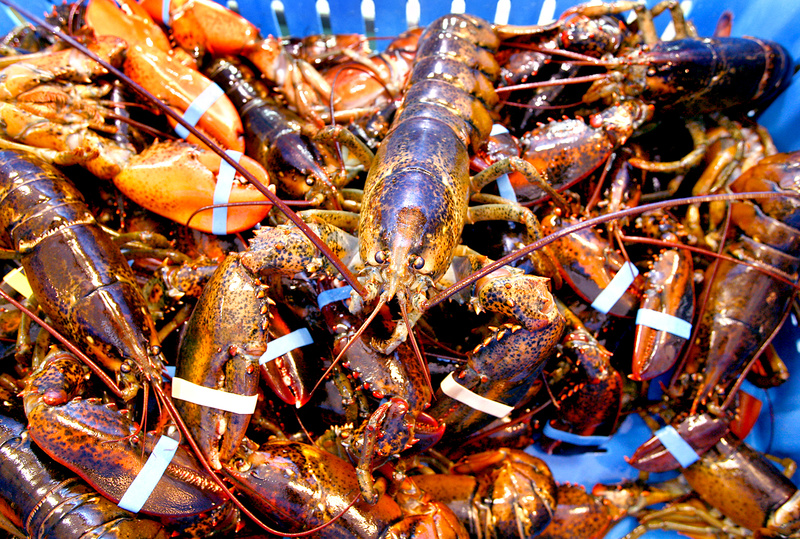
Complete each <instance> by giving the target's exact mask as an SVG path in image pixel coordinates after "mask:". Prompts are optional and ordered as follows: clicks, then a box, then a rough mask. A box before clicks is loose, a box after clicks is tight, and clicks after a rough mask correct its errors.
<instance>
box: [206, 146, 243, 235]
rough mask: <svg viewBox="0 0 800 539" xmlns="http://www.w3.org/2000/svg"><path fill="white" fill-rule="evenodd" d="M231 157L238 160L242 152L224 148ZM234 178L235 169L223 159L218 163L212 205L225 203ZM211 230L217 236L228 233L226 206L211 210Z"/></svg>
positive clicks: (229, 196) (228, 199) (229, 195)
mask: <svg viewBox="0 0 800 539" xmlns="http://www.w3.org/2000/svg"><path fill="white" fill-rule="evenodd" d="M225 153H227V154H228V155H229V156H230V157H231V159H233V160H234V161H236V162H237V163H238V162H239V159H241V158H242V152H237V151H235V150H226V151H225ZM235 178H236V169H235V168H233V167H232V166H231V165H230V163H228V162H227V161H225V160H224V159H223V160H222V161H221V162H220V164H219V173H218V174H217V185H216V186H215V187H214V205H215V206H216V205H217V204H227V203H228V202H229V201H230V199H231V190H232V189H233V180H234V179H235ZM211 232H212V233H213V234H216V235H218V236H224V235H225V234H227V233H228V208H227V207H226V206H221V207H219V208H214V209H213V210H212V211H211Z"/></svg>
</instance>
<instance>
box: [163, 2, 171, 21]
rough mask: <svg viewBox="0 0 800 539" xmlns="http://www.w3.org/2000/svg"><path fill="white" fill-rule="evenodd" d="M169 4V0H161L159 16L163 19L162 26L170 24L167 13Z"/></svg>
mask: <svg viewBox="0 0 800 539" xmlns="http://www.w3.org/2000/svg"><path fill="white" fill-rule="evenodd" d="M169 4H170V0H161V18H162V19H164V26H169V25H170V24H169V23H170V22H171V21H170V15H169Z"/></svg>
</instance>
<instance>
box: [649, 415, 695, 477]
mask: <svg viewBox="0 0 800 539" xmlns="http://www.w3.org/2000/svg"><path fill="white" fill-rule="evenodd" d="M655 435H656V438H658V440H659V441H660V442H661V444H662V445H663V446H664V447H665V448H666V449H667V451H669V452H670V454H671V455H672V456H673V457H675V460H677V461H678V462H679V463H680V465H681V467H683V468H688V467H689V466H691V465H692V464H694V463H695V462H697V461H698V460H700V456H699V455H698V454H697V452H696V451H695V450H694V448H693V447H692V446H691V445H689V442H687V441H686V440H684V439H683V438H682V437H681V435H680V433H678V431H677V430H675V428H674V427H672V426H670V425H667V426H666V427H664V428H662V429H659V430H657V431H656V432H655Z"/></svg>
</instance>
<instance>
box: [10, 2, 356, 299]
mask: <svg viewBox="0 0 800 539" xmlns="http://www.w3.org/2000/svg"><path fill="white" fill-rule="evenodd" d="M0 3H1V4H3V5H5V6H8V7H10V8H13V9H17V10H18V11H19V12H20V13H21V14H22V15H23V16H25V17H26V18H27V19H29V20H32V21H33V22H35V23H36V24H37V25H39V26H41V27H42V28H44V29H45V30H47V31H48V32H50V33H52V34H53V35H55V36H57V37H59V38H60V39H62V40H64V41H65V42H66V43H68V44H70V45H71V46H72V47H75V48H76V49H78V50H79V51H81V52H82V53H83V54H85V55H86V56H88V57H89V58H91V59H92V60H94V61H95V62H97V63H98V64H100V65H101V66H103V67H104V68H105V69H106V70H108V72H109V73H111V74H113V75H114V76H116V77H118V78H120V79H122V80H124V81H125V82H126V83H127V84H128V85H130V87H131V88H133V89H134V90H135V91H136V92H137V93H139V94H140V95H142V96H144V97H145V98H146V99H147V100H148V101H151V102H152V103H154V104H155V105H156V107H158V108H159V109H160V110H161V111H162V112H164V114H166V115H167V116H169V117H170V118H172V119H173V120H175V121H176V122H178V123H179V124H181V125H182V126H183V127H185V128H186V129H187V130H188V131H189V132H190V133H191V134H192V135H194V136H196V137H197V138H198V139H199V140H200V141H201V142H203V144H205V145H206V146H208V147H209V148H211V149H212V150H213V151H214V152H215V153H216V154H217V155H219V156H220V158H221V159H223V160H225V162H226V163H228V164H229V165H230V166H232V167H233V168H234V170H236V172H238V173H239V174H241V175H242V176H243V177H244V178H245V179H246V180H247V181H248V182H250V183H252V184H253V186H254V187H255V188H256V189H258V190H259V191H260V192H261V193H262V194H263V195H264V196H265V197H267V198H268V199H270V200H271V201H272V203H273V204H274V205H275V206H277V207H278V209H279V210H281V212H282V213H283V214H284V215H286V217H288V218H289V220H290V221H292V223H294V224H295V225H296V226H297V228H299V229H300V230H301V231H302V232H303V233H304V234H305V235H306V236H307V237H308V238H309V239H310V240H311V241H312V243H314V245H315V246H316V247H317V248H318V249H319V250H320V251H321V252H322V253H323V254H324V255H325V257H326V258H327V259H328V260H330V261H331V263H332V264H333V265H334V267H335V268H336V269H337V270H339V271H340V272H341V274H342V276H343V277H344V279H345V281H347V284H349V285H350V286H352V287H353V290H355V291H356V292H358V294H359V295H361V296H363V295H364V294H365V293H366V291H365V290H364V287H363V286H361V283H360V282H358V279H356V277H355V275H353V273H352V272H351V271H350V270H349V269H348V268H347V266H345V264H344V263H342V261H341V260H339V258H338V257H337V256H336V255H335V254H334V253H333V251H331V249H330V248H329V247H328V246H327V245H325V242H323V241H322V240H321V239H320V238H319V236H317V235H316V234H315V233H314V231H313V230H311V227H309V226H308V225H307V224H306V223H305V222H304V221H303V220H302V219H301V218H300V217H299V216H298V215H297V214H296V213H294V212H293V211H292V210H291V209H290V208H289V206H287V205H286V204H285V203H284V202H283V201H282V200H281V199H280V198H278V197H277V196H276V195H275V193H272V192H271V191H270V190H269V189H267V187H266V186H265V185H264V184H262V183H261V182H260V181H258V180H257V179H256V178H255V177H254V176H253V175H252V174H251V173H250V172H249V171H248V170H246V169H245V168H244V167H242V166H241V165H240V164H239V163H237V162H236V160H235V159H233V158H232V157H231V156H229V155H228V154H227V153H225V152H224V151H222V149H221V148H219V147H218V146H217V145H216V144H215V143H214V142H213V141H212V140H211V139H210V138H208V137H207V136H206V135H205V134H204V133H202V132H201V131H199V130H198V129H197V128H195V126H193V125H191V124H190V123H189V122H187V121H186V120H185V119H184V118H183V116H181V115H180V114H178V113H177V112H175V111H174V110H172V109H171V108H170V107H168V106H166V105H165V104H164V103H162V102H161V100H159V99H158V98H156V96H154V95H153V94H152V93H150V92H148V91H147V90H146V89H145V88H143V87H142V86H141V85H140V84H138V83H137V82H135V81H133V80H131V79H130V77H128V76H127V75H125V74H124V73H123V72H122V71H120V70H119V69H117V68H116V67H114V66H113V65H111V64H109V63H108V62H106V61H105V60H104V59H102V58H100V57H99V56H98V55H97V54H95V53H94V52H92V51H90V50H89V49H87V48H86V47H85V46H84V45H83V44H82V43H80V42H79V41H77V40H76V39H75V38H73V37H71V36H68V35H66V34H64V33H63V32H61V31H59V30H57V29H56V28H55V27H54V26H53V25H51V24H49V23H47V22H46V21H44V20H43V19H42V18H41V17H37V16H36V15H33V14H32V13H31V12H29V11H27V10H25V9H23V8H21V7H18V6H16V5H15V4H14V3H13V2H11V0H0Z"/></svg>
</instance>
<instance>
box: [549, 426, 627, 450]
mask: <svg viewBox="0 0 800 539" xmlns="http://www.w3.org/2000/svg"><path fill="white" fill-rule="evenodd" d="M542 434H544V435H545V436H547V437H548V438H551V439H553V440H558V441H559V442H567V443H569V444H572V445H580V446H600V445H603V444H605V443H607V442H608V441H609V440H611V436H595V435H591V436H582V435H580V434H575V433H573V432H567V431H565V430H559V429H557V428H555V427H553V426H552V425H550V422H549V421H548V422H547V423H546V424H545V426H544V429H542Z"/></svg>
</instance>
